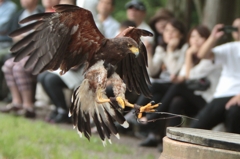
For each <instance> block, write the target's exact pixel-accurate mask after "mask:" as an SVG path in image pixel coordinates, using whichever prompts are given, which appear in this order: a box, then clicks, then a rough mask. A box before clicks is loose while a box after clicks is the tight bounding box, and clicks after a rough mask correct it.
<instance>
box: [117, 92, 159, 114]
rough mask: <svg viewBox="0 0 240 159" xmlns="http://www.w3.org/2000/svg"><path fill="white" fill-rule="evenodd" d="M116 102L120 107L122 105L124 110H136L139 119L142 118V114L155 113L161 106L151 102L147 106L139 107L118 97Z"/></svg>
mask: <svg viewBox="0 0 240 159" xmlns="http://www.w3.org/2000/svg"><path fill="white" fill-rule="evenodd" d="M116 101H117V102H118V105H120V106H121V107H122V108H123V109H124V108H125V107H126V106H127V107H131V108H134V109H136V112H137V113H138V118H141V117H142V113H144V112H145V113H147V112H154V111H155V108H157V107H158V106H159V104H155V103H154V102H150V103H148V104H147V105H145V106H139V105H137V104H131V103H129V102H128V101H127V100H126V99H124V98H122V97H116Z"/></svg>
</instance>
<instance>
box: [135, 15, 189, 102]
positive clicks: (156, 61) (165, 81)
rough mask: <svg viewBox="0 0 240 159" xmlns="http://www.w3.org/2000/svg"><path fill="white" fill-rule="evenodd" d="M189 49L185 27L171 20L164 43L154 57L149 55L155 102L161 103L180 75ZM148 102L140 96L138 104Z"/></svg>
mask: <svg viewBox="0 0 240 159" xmlns="http://www.w3.org/2000/svg"><path fill="white" fill-rule="evenodd" d="M187 47H188V46H187V44H185V28H184V25H183V24H182V23H181V22H180V21H178V20H176V19H172V20H170V21H169V22H168V23H167V25H166V27H165V29H164V32H163V42H162V43H161V44H160V45H158V46H157V48H156V50H155V53H154V55H152V54H151V53H148V73H149V75H150V77H152V78H151V82H152V86H151V87H150V90H151V92H152V94H153V99H154V101H156V102H159V101H160V99H161V98H162V96H163V95H164V94H165V93H166V91H167V90H168V88H169V87H170V86H171V84H172V81H173V80H174V78H175V77H176V76H177V75H178V72H179V71H180V69H181V67H182V65H183V63H184V57H185V52H186V50H187ZM148 102H149V99H147V98H144V97H143V96H140V98H139V99H138V102H137V104H139V105H145V104H147V103H148Z"/></svg>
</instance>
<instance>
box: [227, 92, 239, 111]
mask: <svg viewBox="0 0 240 159" xmlns="http://www.w3.org/2000/svg"><path fill="white" fill-rule="evenodd" d="M235 105H238V106H240V95H236V96H234V97H232V98H231V99H230V100H229V101H228V102H227V104H226V105H225V109H226V110H228V109H229V108H230V107H231V106H235Z"/></svg>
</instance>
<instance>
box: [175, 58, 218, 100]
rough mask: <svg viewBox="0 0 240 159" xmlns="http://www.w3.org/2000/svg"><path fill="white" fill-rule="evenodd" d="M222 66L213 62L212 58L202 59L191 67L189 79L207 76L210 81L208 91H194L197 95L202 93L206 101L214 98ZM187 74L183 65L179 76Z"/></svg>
mask: <svg viewBox="0 0 240 159" xmlns="http://www.w3.org/2000/svg"><path fill="white" fill-rule="evenodd" d="M221 70H222V69H221V66H220V65H219V64H216V63H213V61H212V60H206V59H203V60H201V61H200V62H199V63H198V64H197V65H196V66H194V67H193V68H191V70H190V72H189V79H190V80H192V79H200V78H204V77H207V78H208V80H209V81H210V83H211V84H210V88H208V89H207V90H206V91H195V92H194V93H195V94H197V95H201V96H202V97H203V98H204V99H205V101H207V102H210V101H211V100H212V98H213V95H214V93H215V90H216V86H217V84H218V80H219V76H220V74H221ZM185 75H186V67H185V65H183V67H182V69H181V71H180V73H179V76H185Z"/></svg>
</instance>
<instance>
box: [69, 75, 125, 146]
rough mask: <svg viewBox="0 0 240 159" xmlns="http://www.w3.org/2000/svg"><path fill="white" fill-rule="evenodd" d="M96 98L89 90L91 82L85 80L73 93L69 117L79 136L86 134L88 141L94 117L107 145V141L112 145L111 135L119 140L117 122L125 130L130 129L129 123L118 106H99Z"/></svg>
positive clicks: (103, 104)
mask: <svg viewBox="0 0 240 159" xmlns="http://www.w3.org/2000/svg"><path fill="white" fill-rule="evenodd" d="M96 96H97V94H96V92H93V91H91V90H90V89H89V82H88V80H87V79H85V80H84V81H83V82H82V84H81V86H79V87H78V88H77V89H76V90H75V91H74V93H73V96H72V105H71V107H70V111H69V116H72V119H73V125H74V127H77V131H78V133H79V135H80V136H82V134H84V136H85V137H86V138H87V139H88V140H90V137H91V127H90V118H91V117H92V118H93V121H94V123H95V125H96V128H97V131H98V133H99V136H100V138H101V139H102V141H103V144H104V145H105V143H106V139H108V141H109V142H110V143H111V140H110V136H111V134H114V135H115V136H116V137H117V138H119V134H118V130H117V128H116V126H115V124H114V122H115V121H117V122H118V123H119V124H121V125H122V126H123V127H125V128H126V127H128V123H127V121H126V120H125V118H124V117H123V115H122V114H121V113H120V112H119V110H118V108H117V107H116V104H114V103H111V102H110V103H102V104H99V103H97V102H96ZM102 97H103V98H107V96H106V95H105V94H104V93H102Z"/></svg>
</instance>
